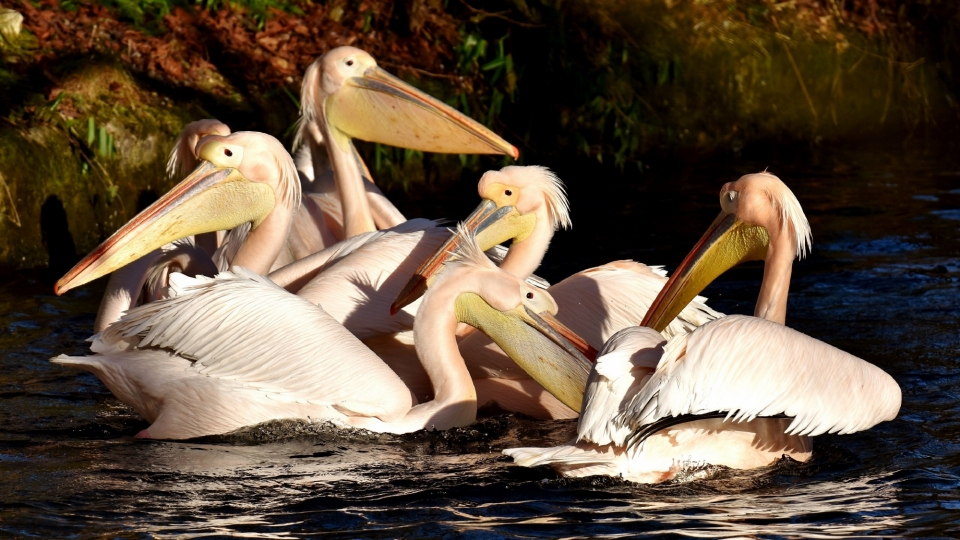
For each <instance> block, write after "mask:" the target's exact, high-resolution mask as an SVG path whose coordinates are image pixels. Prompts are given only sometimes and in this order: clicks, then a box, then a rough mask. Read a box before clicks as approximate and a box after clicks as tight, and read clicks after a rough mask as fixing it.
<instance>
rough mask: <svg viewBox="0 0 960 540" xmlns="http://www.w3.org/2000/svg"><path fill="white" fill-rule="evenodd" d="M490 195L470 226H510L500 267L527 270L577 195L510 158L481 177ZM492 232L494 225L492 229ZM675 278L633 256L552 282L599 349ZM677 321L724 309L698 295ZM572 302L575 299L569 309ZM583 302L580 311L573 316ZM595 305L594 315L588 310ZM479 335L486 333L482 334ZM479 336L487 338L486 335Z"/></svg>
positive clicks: (421, 286) (687, 325)
mask: <svg viewBox="0 0 960 540" xmlns="http://www.w3.org/2000/svg"><path fill="white" fill-rule="evenodd" d="M478 191H479V193H480V197H481V199H482V202H481V204H480V206H478V207H477V209H476V210H475V211H474V213H473V214H472V215H471V217H470V218H468V219H469V224H468V225H467V227H468V229H469V228H473V227H479V226H483V227H485V228H486V229H488V230H490V229H496V230H497V231H503V232H502V234H501V236H504V237H510V238H512V239H513V241H512V243H511V245H510V249H509V251H507V254H506V256H504V258H503V261H502V262H501V263H500V268H502V269H504V270H506V271H508V272H511V273H513V274H514V275H516V276H518V277H526V276H530V275H532V274H533V272H534V271H535V270H536V269H537V267H538V266H539V265H540V262H541V261H542V260H543V257H544V255H545V254H546V252H547V248H548V247H549V245H550V241H551V240H552V239H553V235H554V233H555V232H556V231H557V230H558V229H560V228H561V227H563V228H569V227H570V225H571V222H570V216H569V203H568V201H567V197H566V192H565V190H564V188H563V183H562V182H561V181H560V179H559V178H557V176H556V175H554V174H553V173H552V172H551V171H550V170H549V169H546V168H543V167H517V166H507V167H504V168H503V169H501V170H499V171H488V172H487V173H484V175H483V177H482V178H481V179H480V184H479V186H478ZM494 211H496V213H497V214H498V215H500V216H502V217H500V218H499V219H497V220H496V221H494V222H493V223H491V222H490V221H483V220H478V219H476V218H475V217H474V216H478V215H489V213H491V212H494ZM487 234H490V235H491V236H492V233H490V232H488V233H487ZM458 238H459V236H451V237H449V240H448V241H447V242H446V243H445V244H444V245H443V246H441V247H440V248H439V249H437V250H436V251H435V252H434V253H433V254H432V255H431V256H430V257H429V258H428V259H426V260H425V261H424V262H423V263H422V264H421V265H420V267H419V268H418V269H417V271H416V272H415V273H414V274H413V277H412V278H411V279H410V281H408V282H407V284H406V285H405V286H404V288H403V290H402V291H401V292H400V294H399V295H398V296H397V297H396V299H395V300H394V303H393V304H392V305H391V308H390V309H391V312H393V313H396V312H398V311H399V310H400V309H401V308H402V307H403V306H405V305H407V303H409V302H411V301H412V300H413V299H415V298H416V297H417V296H419V295H420V294H422V293H423V291H424V290H426V288H427V284H428V283H429V280H430V279H431V278H432V277H433V276H434V275H435V274H436V273H437V272H439V271H440V269H441V268H442V267H443V264H444V262H445V261H446V260H448V258H449V257H450V256H451V254H453V253H455V252H456V247H457V242H458ZM666 282H667V278H666V274H665V272H663V269H662V268H661V267H657V266H653V267H651V266H647V265H644V264H641V263H636V262H633V261H614V262H611V263H608V264H606V265H602V266H600V267H596V268H591V269H587V270H584V271H582V272H578V273H577V274H574V275H573V276H570V277H568V278H567V279H565V280H563V281H562V282H560V283H558V284H556V285H553V286H552V287H550V288H549V289H548V290H549V291H550V293H551V294H552V295H553V297H554V298H556V299H557V301H558V302H559V305H560V307H561V309H560V313H559V315H558V316H559V317H565V318H568V320H567V321H566V322H565V323H564V324H567V325H568V326H570V328H571V329H573V330H574V331H575V332H576V333H577V334H578V335H580V336H581V337H583V338H585V339H586V341H587V342H588V343H589V344H590V345H592V346H593V347H594V348H596V349H597V350H599V349H600V348H601V347H602V346H603V343H604V342H605V341H606V340H607V339H608V338H609V337H610V336H612V335H613V334H614V333H616V332H617V331H619V330H621V329H623V328H626V327H628V326H632V325H634V324H636V321H637V320H640V319H642V318H643V316H644V315H645V314H646V312H647V308H648V307H649V306H650V304H651V302H652V301H653V299H654V298H656V296H657V293H658V292H659V291H660V290H661V289H662V288H663V285H664V284H665V283H666ZM691 300H692V302H690V303H689V305H685V306H683V307H684V309H683V310H682V313H681V314H680V316H679V317H678V318H677V320H676V321H673V322H671V323H670V324H669V325H667V327H666V331H667V335H668V336H673V335H679V334H682V333H687V332H689V331H690V330H692V329H693V328H696V327H697V326H699V325H701V324H703V323H705V322H707V321H710V320H713V319H715V318H716V317H719V316H721V314H720V313H718V312H716V311H714V310H712V309H710V308H709V307H708V306H706V305H705V304H704V302H705V301H706V299H704V298H700V297H697V298H695V299H694V298H691ZM564 306H569V307H568V308H567V309H564ZM576 310H579V311H580V313H579V316H576V317H571V316H570V315H571V314H576ZM584 310H589V315H587V314H586V313H584ZM478 337H479V336H478ZM478 341H483V340H482V338H480V339H479V340H478Z"/></svg>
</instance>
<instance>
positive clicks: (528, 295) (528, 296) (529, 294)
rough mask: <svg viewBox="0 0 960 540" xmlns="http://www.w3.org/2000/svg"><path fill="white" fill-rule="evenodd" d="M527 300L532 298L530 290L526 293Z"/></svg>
mask: <svg viewBox="0 0 960 540" xmlns="http://www.w3.org/2000/svg"><path fill="white" fill-rule="evenodd" d="M527 300H533V293H532V292H528V293H527Z"/></svg>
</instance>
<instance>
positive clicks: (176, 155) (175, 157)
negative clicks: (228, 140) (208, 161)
mask: <svg viewBox="0 0 960 540" xmlns="http://www.w3.org/2000/svg"><path fill="white" fill-rule="evenodd" d="M229 134H230V127H229V126H227V125H226V124H224V123H223V122H221V121H219V120H214V119H211V118H208V119H205V120H197V121H196V122H190V123H189V124H187V125H186V126H184V128H183V130H182V131H180V136H179V137H177V141H176V142H175V143H173V150H171V151H170V157H169V158H168V159H167V176H169V177H170V178H181V177H183V176H186V175H187V173H189V172H190V171H192V170H193V169H195V168H196V167H197V165H199V164H200V158H199V157H198V156H197V154H196V151H197V143H199V142H200V139H202V138H204V137H206V136H207V135H229Z"/></svg>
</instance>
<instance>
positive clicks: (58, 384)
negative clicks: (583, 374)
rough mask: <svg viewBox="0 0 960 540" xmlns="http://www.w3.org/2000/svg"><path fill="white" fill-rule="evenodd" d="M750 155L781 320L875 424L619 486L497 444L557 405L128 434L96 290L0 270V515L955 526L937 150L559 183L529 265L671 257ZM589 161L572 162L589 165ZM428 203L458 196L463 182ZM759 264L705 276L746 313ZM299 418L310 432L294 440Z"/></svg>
mask: <svg viewBox="0 0 960 540" xmlns="http://www.w3.org/2000/svg"><path fill="white" fill-rule="evenodd" d="M768 165H769V166H771V170H772V172H775V173H777V174H779V175H781V177H782V178H783V179H784V180H785V181H787V183H788V185H790V186H791V188H792V189H793V190H794V192H795V193H796V194H797V196H798V198H799V199H800V201H801V203H802V204H803V206H804V208H805V210H806V213H807V216H808V217H809V219H810V221H811V225H812V227H813V231H814V252H813V255H812V256H811V257H810V258H809V259H807V260H805V261H803V262H800V263H798V264H796V265H795V267H794V279H793V285H792V289H791V297H790V310H789V312H788V324H789V325H791V326H793V327H795V328H797V329H799V330H801V331H803V332H806V333H808V334H810V335H812V336H814V337H817V338H819V339H821V340H824V341H826V342H829V343H832V344H834V345H836V346H838V347H841V348H843V349H845V350H847V351H850V352H852V353H853V354H856V355H858V356H860V357H862V358H864V359H866V360H868V361H870V362H873V363H875V364H877V365H879V366H880V367H882V368H883V369H885V370H887V371H888V372H889V373H891V374H892V375H893V377H894V378H895V379H896V380H897V381H898V382H899V383H900V385H901V387H902V389H903V397H904V402H903V408H902V409H901V412H900V416H899V418H897V419H896V420H895V421H893V422H888V423H884V424H881V425H879V426H877V427H876V428H874V429H872V430H869V431H867V432H863V433H859V434H855V435H850V436H823V437H819V438H817V439H816V443H815V455H814V458H813V460H812V461H811V462H810V463H808V464H803V465H798V464H793V463H780V464H778V465H776V466H774V467H770V468H768V469H763V470H759V471H751V472H748V473H743V472H733V471H722V470H721V471H716V472H714V473H712V476H710V477H709V478H708V479H706V480H699V481H694V482H689V483H682V484H681V483H675V484H667V485H659V486H634V485H630V484H627V483H624V482H621V481H618V480H614V479H602V478H593V479H581V480H576V481H571V480H563V479H558V478H557V477H556V476H555V475H554V474H553V473H551V472H550V471H549V470H547V469H521V468H518V467H514V466H512V465H511V464H510V462H509V461H508V460H507V459H505V458H504V457H502V456H500V454H499V451H500V450H501V449H502V448H504V447H508V446H514V445H518V444H522V445H536V444H547V443H551V442H554V443H559V442H563V441H564V440H566V439H567V438H568V437H569V436H570V435H571V434H572V433H573V430H574V426H573V424H572V423H571V422H537V421H532V420H529V419H525V418H519V417H514V416H492V417H490V418H487V419H484V420H483V421H481V422H480V423H479V424H478V425H477V426H474V427H472V428H467V429H460V430H454V431H452V432H448V433H440V434H436V433H435V434H423V433H421V434H414V435H410V436H404V437H386V436H384V437H374V438H364V437H359V436H355V435H349V434H345V433H342V432H337V431H329V432H323V431H322V430H319V432H318V430H317V429H314V428H312V427H311V426H302V425H301V426H296V425H294V426H271V427H267V428H260V429H254V430H252V431H251V432H250V433H248V434H246V435H244V436H242V437H234V438H228V439H221V440H205V441H199V442H157V441H141V440H135V439H133V437H132V436H133V435H134V434H135V433H137V431H139V430H140V429H142V428H144V427H145V423H144V422H143V421H142V420H140V419H139V418H137V416H136V415H135V414H134V413H132V412H131V411H130V410H129V409H128V408H126V407H124V406H123V405H121V404H120V403H118V402H117V401H116V400H114V399H113V397H112V396H111V395H110V394H109V392H107V391H106V389H105V388H104V387H103V386H102V385H101V384H100V383H99V382H98V381H97V380H96V379H95V378H94V377H92V376H91V375H89V374H85V373H78V372H75V371H69V370H67V369H63V368H59V367H56V366H54V365H52V364H50V363H48V361H47V359H48V358H49V357H51V356H53V355H56V354H60V353H70V354H80V353H82V352H84V350H85V346H84V342H83V340H84V339H85V338H86V337H87V336H88V333H89V332H88V329H89V328H91V326H92V324H93V312H94V311H95V308H96V305H97V303H98V300H99V293H100V291H99V290H98V289H97V287H96V286H93V287H89V288H86V289H84V290H80V291H76V292H75V293H72V294H71V295H70V296H68V297H66V298H57V297H54V296H52V295H51V294H50V292H49V286H45V285H42V284H40V283H38V282H37V281H36V280H35V279H34V278H33V276H32V275H29V274H23V275H20V276H17V277H15V278H13V279H12V280H10V281H7V282H6V283H5V284H3V285H2V286H0V363H2V366H0V400H2V406H0V475H2V476H0V478H2V482H0V531H2V532H3V533H6V534H9V535H15V536H35V537H43V538H47V537H64V536H72V537H80V538H85V537H94V536H96V537H200V536H228V535H230V536H242V537H251V538H254V537H256V538H260V537H262V538H290V537H310V536H326V535H335V536H348V537H454V536H456V537H461V536H463V537H468V538H493V537H500V536H521V537H551V538H552V537H573V536H591V537H598V536H605V537H617V536H634V535H637V534H642V533H647V534H657V535H663V534H672V535H684V536H696V537H710V536H715V537H720V536H723V537H729V536H762V537H769V536H798V535H805V536H812V537H840V536H863V535H880V536H902V535H918V536H957V535H960V524H958V521H960V520H958V519H957V517H958V516H960V513H958V510H960V373H958V369H957V367H958V351H960V332H958V322H960V295H958V290H960V234H958V233H960V159H957V158H953V157H951V153H950V152H945V151H942V152H937V153H933V154H924V153H922V152H916V151H915V152H913V153H911V154H909V155H908V154H906V153H905V152H901V151H894V152H887V151H864V152H856V153H839V152H835V153H832V154H831V155H830V157H823V156H817V155H815V154H812V155H810V156H805V157H803V158H796V157H794V158H792V159H790V160H782V159H774V158H771V161H770V162H765V161H760V160H745V159H738V160H734V161H725V162H711V163H701V164H698V165H679V166H670V167H667V166H663V167H654V168H653V169H651V170H650V171H649V172H647V173H646V174H645V175H644V176H642V177H638V178H633V179H631V181H630V182H625V181H623V180H618V179H615V178H606V177H603V175H597V177H595V178H593V177H590V178H580V177H577V174H576V173H574V172H571V171H566V170H563V169H562V167H558V172H560V173H561V177H564V178H566V179H567V181H568V183H570V184H571V199H572V200H573V209H574V214H573V216H574V223H576V227H575V229H574V230H573V231H567V232H564V233H562V234H561V235H560V236H559V237H558V238H557V239H556V241H555V242H554V246H553V248H552V250H551V252H550V253H549V254H548V255H547V259H546V261H545V267H544V268H543V272H541V273H542V274H543V275H545V277H548V278H551V279H554V280H556V279H558V278H562V277H563V276H564V275H566V274H567V273H569V272H571V271H574V270H578V269H582V268H585V267H588V266H591V265H595V264H599V263H602V262H606V261H609V260H613V259H621V258H635V259H636V260H639V261H642V262H647V263H651V264H657V263H660V264H666V265H667V266H668V268H669V267H672V266H675V265H676V263H677V262H678V261H679V260H680V258H681V257H682V256H683V255H684V254H685V252H686V251H687V250H688V249H689V247H690V246H691V245H692V244H693V242H694V241H695V240H696V239H697V237H698V236H699V235H700V233H701V232H702V230H703V229H704V228H705V227H706V225H707V224H709V223H710V221H711V220H712V218H713V217H714V216H715V215H716V214H717V212H718V204H717V193H718V190H719V187H720V185H721V184H722V182H725V181H728V180H733V179H735V178H736V177H738V176H739V175H740V174H742V173H745V172H754V171H756V170H761V169H763V168H764V167H766V166H768ZM591 174H595V173H591ZM465 193H466V195H465V198H464V200H463V201H460V202H455V203H450V205H451V207H456V208H457V209H458V211H459V208H460V207H461V206H462V208H463V211H464V212H466V211H467V210H469V207H470V206H471V205H472V204H475V200H474V199H470V198H469V190H466V191H465ZM760 272H761V270H760V267H759V266H757V265H753V266H747V267H745V268H742V269H738V270H735V271H733V272H731V273H730V274H728V275H727V276H725V277H724V278H722V279H721V280H720V281H719V282H718V283H716V284H715V285H714V286H712V287H711V288H710V289H708V290H707V292H706V294H707V296H709V297H710V298H711V303H712V305H714V307H716V308H717V309H720V310H722V311H725V312H728V313H751V312H752V304H753V301H754V299H755V297H756V292H757V290H758V286H759V280H760ZM298 430H299V431H301V432H303V431H310V432H311V433H301V434H300V435H299V436H294V435H296V433H297V432H298Z"/></svg>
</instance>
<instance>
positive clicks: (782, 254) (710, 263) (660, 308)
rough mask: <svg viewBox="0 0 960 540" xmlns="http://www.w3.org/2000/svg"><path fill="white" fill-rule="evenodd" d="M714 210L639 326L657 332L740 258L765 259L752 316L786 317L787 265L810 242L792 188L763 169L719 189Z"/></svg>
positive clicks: (802, 215)
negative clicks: (716, 210)
mask: <svg viewBox="0 0 960 540" xmlns="http://www.w3.org/2000/svg"><path fill="white" fill-rule="evenodd" d="M720 208H721V212H720V215H719V216H717V219H716V220H714V222H713V224H712V225H710V228H709V229H707V232H706V233H704V234H703V236H702V237H701V238H700V240H699V241H698V242H697V244H696V245H695V246H694V247H693V250H691V251H690V253H689V254H688V255H687V257H686V258H685V259H684V260H683V262H682V263H680V266H679V267H678V268H677V270H676V271H675V272H674V273H673V276H672V277H671V278H670V280H669V281H668V282H667V284H666V285H664V287H663V290H661V291H660V294H659V295H658V296H657V298H656V300H654V301H653V304H652V305H651V306H650V309H649V310H648V311H647V315H646V316H645V317H644V320H643V323H642V324H643V325H644V326H649V327H651V328H653V329H654V330H657V331H658V332H660V331H663V329H664V328H666V326H667V324H669V323H670V321H671V320H673V318H674V317H676V316H677V314H678V313H679V312H680V311H681V310H682V309H683V308H684V306H686V305H687V304H688V303H689V302H690V301H691V300H693V298H694V297H696V296H697V295H698V294H699V293H700V292H701V291H703V289H704V288H706V286H707V285H709V284H710V283H711V282H712V281H713V280H715V279H716V278H717V277H718V276H720V274H722V273H724V272H726V271H727V270H729V269H730V268H732V267H734V266H736V265H737V264H740V263H741V262H745V261H753V260H765V261H766V265H765V267H764V278H763V279H764V284H763V285H762V286H761V289H760V298H759V299H758V301H757V310H756V312H755V315H757V316H759V317H763V318H766V319H769V320H773V321H776V322H780V323H781V324H782V323H783V322H784V321H785V318H786V287H787V286H788V285H789V281H790V265H791V264H792V263H793V260H794V259H795V258H798V257H799V258H802V257H803V256H804V255H805V254H806V253H807V252H808V251H809V250H810V244H811V233H810V224H809V223H808V222H807V218H806V216H805V215H804V214H803V209H802V208H800V203H799V202H798V201H797V198H796V197H795V196H794V195H793V192H792V191H790V189H789V188H788V187H787V186H786V185H785V184H784V183H783V182H782V181H781V180H780V179H779V178H777V177H776V176H774V175H772V174H769V173H767V172H762V173H756V174H748V175H746V176H742V177H740V179H739V180H737V181H736V182H728V183H726V184H724V185H723V187H722V188H721V189H720Z"/></svg>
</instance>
